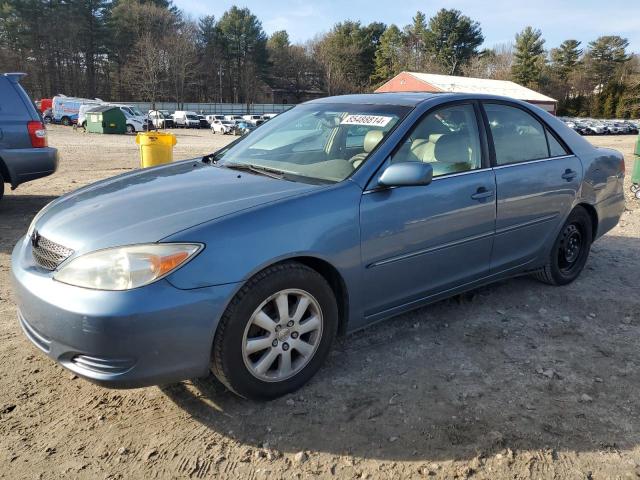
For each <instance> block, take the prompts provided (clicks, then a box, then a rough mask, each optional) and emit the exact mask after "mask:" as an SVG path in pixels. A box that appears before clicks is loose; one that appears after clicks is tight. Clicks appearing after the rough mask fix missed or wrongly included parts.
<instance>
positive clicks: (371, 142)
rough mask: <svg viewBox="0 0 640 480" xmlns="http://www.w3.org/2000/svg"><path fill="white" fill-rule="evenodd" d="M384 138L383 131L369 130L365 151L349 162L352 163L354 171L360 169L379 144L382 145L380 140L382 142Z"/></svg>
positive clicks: (365, 141)
mask: <svg viewBox="0 0 640 480" xmlns="http://www.w3.org/2000/svg"><path fill="white" fill-rule="evenodd" d="M382 137H384V132H383V131H382V130H369V131H368V132H367V133H366V135H365V136H364V145H363V150H364V151H363V152H362V153H358V154H356V155H354V156H353V157H351V158H350V159H349V162H351V165H352V166H353V168H354V170H355V169H356V168H358V167H359V166H360V164H361V163H362V162H363V161H364V159H365V158H367V155H369V154H370V153H371V152H372V151H373V149H374V148H376V146H377V145H378V143H380V140H382Z"/></svg>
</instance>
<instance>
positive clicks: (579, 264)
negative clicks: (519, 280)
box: [533, 207, 593, 286]
mask: <svg viewBox="0 0 640 480" xmlns="http://www.w3.org/2000/svg"><path fill="white" fill-rule="evenodd" d="M592 241H593V225H592V223H591V217H590V216H589V214H588V213H587V211H586V210H585V209H584V208H582V207H576V208H574V209H573V211H572V212H571V214H570V215H569V218H567V221H566V222H565V223H564V225H563V226H562V229H561V230H560V233H559V234H558V237H557V238H556V240H555V242H554V244H553V248H552V249H551V254H550V256H549V259H548V261H547V264H546V265H545V266H544V267H542V268H541V269H540V270H538V271H537V272H535V273H534V274H533V275H534V277H535V278H537V279H538V280H540V281H541V282H544V283H547V284H549V285H556V286H559V285H567V284H569V283H571V282H573V281H574V280H575V279H576V278H578V276H579V275H580V273H581V272H582V270H583V269H584V266H585V264H586V263H587V258H588V257H589V251H590V250H591V242H592Z"/></svg>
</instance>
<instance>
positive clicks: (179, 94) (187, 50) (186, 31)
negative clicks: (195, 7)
mask: <svg viewBox="0 0 640 480" xmlns="http://www.w3.org/2000/svg"><path fill="white" fill-rule="evenodd" d="M197 31H198V27H197V26H196V25H195V24H194V23H193V22H185V23H184V24H182V25H181V26H180V27H179V28H178V29H176V32H175V33H174V34H173V35H172V36H171V37H172V38H170V40H168V41H167V42H166V44H167V54H168V71H169V72H168V73H169V84H170V85H171V92H172V95H173V97H174V99H175V101H176V102H178V103H182V102H184V98H185V90H186V87H187V86H188V85H189V82H191V81H192V80H193V78H194V75H195V68H194V66H195V63H196V60H197V58H196V52H197V49H196V44H195V43H194V40H193V39H194V38H196V35H197V34H198V33H197Z"/></svg>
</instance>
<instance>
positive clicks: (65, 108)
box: [51, 95, 104, 126]
mask: <svg viewBox="0 0 640 480" xmlns="http://www.w3.org/2000/svg"><path fill="white" fill-rule="evenodd" d="M103 103H104V102H103V101H102V100H100V99H99V98H94V99H91V98H79V97H67V96H66V95H56V96H55V97H53V99H52V101H51V115H52V120H53V122H54V123H61V124H62V125H65V126H70V125H72V124H74V123H77V122H78V113H79V112H80V107H81V106H83V105H91V106H93V107H97V106H98V105H101V104H103ZM85 111H86V110H85Z"/></svg>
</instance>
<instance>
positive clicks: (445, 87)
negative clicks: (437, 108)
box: [406, 72, 556, 102]
mask: <svg viewBox="0 0 640 480" xmlns="http://www.w3.org/2000/svg"><path fill="white" fill-rule="evenodd" d="M406 73H408V74H409V75H411V76H413V77H415V78H417V79H418V80H421V81H423V82H427V83H429V84H430V85H433V86H434V87H437V88H439V89H440V90H442V91H444V92H464V93H487V94H491V95H502V96H504V97H511V98H516V99H518V100H527V101H537V102H556V100H555V99H553V98H551V97H547V96H546V95H542V94H541V93H538V92H536V91H535V90H531V89H530V88H526V87H523V86H522V85H518V84H517V83H514V82H510V81H508V80H491V79H487V78H472V77H454V76H451V75H436V74H433V73H420V72H406Z"/></svg>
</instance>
